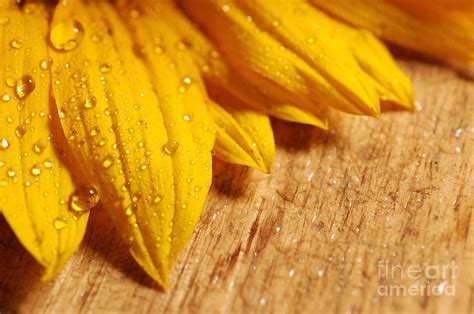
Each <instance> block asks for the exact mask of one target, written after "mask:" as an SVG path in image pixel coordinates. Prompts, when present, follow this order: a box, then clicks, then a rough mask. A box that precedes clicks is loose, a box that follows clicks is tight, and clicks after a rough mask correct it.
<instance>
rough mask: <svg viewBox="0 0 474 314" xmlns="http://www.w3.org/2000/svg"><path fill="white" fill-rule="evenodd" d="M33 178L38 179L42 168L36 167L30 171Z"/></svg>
mask: <svg viewBox="0 0 474 314" xmlns="http://www.w3.org/2000/svg"><path fill="white" fill-rule="evenodd" d="M30 173H31V175H32V176H33V177H37V176H39V175H40V174H41V168H40V167H39V166H38V165H34V166H33V167H32V168H31V171H30Z"/></svg>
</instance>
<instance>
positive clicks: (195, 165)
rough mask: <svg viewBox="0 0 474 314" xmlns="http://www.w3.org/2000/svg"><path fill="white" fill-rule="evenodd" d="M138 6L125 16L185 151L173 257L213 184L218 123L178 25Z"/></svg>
mask: <svg viewBox="0 0 474 314" xmlns="http://www.w3.org/2000/svg"><path fill="white" fill-rule="evenodd" d="M134 8H135V9H133V8H131V9H130V10H120V12H121V13H122V18H123V19H124V21H126V22H127V23H128V26H129V28H130V29H131V32H132V36H133V37H134V38H135V40H136V47H135V52H137V49H138V50H139V52H138V55H139V56H140V57H141V60H142V61H143V62H144V63H145V64H146V68H147V70H148V74H149V76H150V77H151V79H152V82H153V87H154V89H155V91H156V92H157V93H158V95H160V96H161V99H160V100H161V102H162V105H161V107H162V111H163V116H164V118H165V120H166V121H167V122H168V123H169V124H170V125H169V126H168V127H167V131H168V134H169V136H170V137H171V138H173V139H176V140H178V141H179V143H180V147H182V153H181V154H177V155H176V156H175V157H174V160H173V168H174V172H175V186H176V191H175V198H176V203H175V213H174V219H173V234H172V242H171V252H170V260H171V261H174V260H175V259H176V257H177V256H178V254H179V253H180V252H181V250H182V249H183V248H184V246H185V245H186V243H187V242H188V240H189V238H190V237H191V235H192V233H193V231H194V227H195V225H196V223H197V222H198V220H199V217H200V213H201V210H202V207H203V206H204V202H205V200H206V195H207V192H208V190H209V187H210V184H211V179H212V175H211V161H212V156H211V150H212V147H213V146H214V139H215V136H214V130H213V129H212V128H211V127H212V126H213V123H212V119H211V116H210V115H209V112H208V110H207V102H208V98H207V95H206V92H205V88H204V85H203V83H202V81H201V77H200V74H199V70H198V69H197V68H196V66H195V64H194V62H193V60H192V58H191V56H190V55H189V54H188V53H187V52H185V51H182V49H181V46H180V40H181V37H180V36H179V35H178V34H177V33H176V32H175V31H174V29H173V25H172V24H167V23H166V22H164V21H163V20H162V19H161V17H160V16H156V15H154V14H153V13H152V12H150V11H148V10H147V7H146V6H143V7H140V6H138V7H134ZM135 10H137V11H135ZM128 12H131V14H130V15H129V14H128ZM136 14H138V16H136ZM173 125H174V126H173Z"/></svg>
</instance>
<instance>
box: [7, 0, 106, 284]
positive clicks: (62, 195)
mask: <svg viewBox="0 0 474 314" xmlns="http://www.w3.org/2000/svg"><path fill="white" fill-rule="evenodd" d="M4 4H6V2H2V4H1V5H0V7H1V9H0V19H1V18H2V17H8V21H7V22H5V23H2V25H0V43H1V45H0V69H1V70H0V82H1V84H0V94H1V95H2V96H1V97H2V99H1V100H0V103H1V106H0V120H1V121H2V122H1V123H0V143H1V144H0V211H1V212H2V213H3V215H4V216H5V218H6V220H7V222H8V224H9V225H10V226H11V227H12V229H13V231H14V232H15V234H16V236H17V237H18V239H19V240H20V242H21V243H22V244H23V246H24V247H25V248H26V249H27V250H28V251H29V252H30V253H31V254H32V255H33V257H34V258H35V259H36V260H37V261H38V262H39V263H40V264H41V265H43V266H44V267H46V272H45V274H44V275H43V279H44V280H49V279H51V278H52V277H54V275H55V274H56V273H57V272H58V271H59V270H60V269H61V268H62V266H63V265H64V263H65V262H66V261H67V259H68V258H69V256H70V255H71V254H72V253H73V252H74V251H76V249H77V248H78V246H79V244H80V242H81V240H82V237H83V235H84V231H85V227H86V223H87V218H88V212H87V211H88V210H89V209H90V207H91V206H93V205H94V204H95V203H96V202H97V201H98V200H97V199H96V198H95V197H94V199H93V200H89V201H92V202H93V204H90V203H89V204H90V205H91V206H89V207H88V208H85V207H82V208H72V207H70V206H69V202H70V201H71V200H72V196H73V195H72V194H73V192H74V190H75V187H74V184H73V182H72V178H71V176H70V175H69V173H68V171H67V170H66V164H65V163H66V162H68V163H69V166H70V167H73V168H71V169H75V171H76V173H74V174H75V180H76V183H77V184H78V186H79V189H81V188H84V181H82V179H81V178H80V173H79V172H80V171H79V169H77V165H75V164H74V161H73V160H72V159H71V158H70V157H69V156H66V155H67V153H68V151H67V148H66V147H65V146H64V135H63V133H62V130H61V128H60V127H59V124H58V120H57V119H58V117H57V113H56V110H55V108H54V109H53V107H54V104H52V103H51V102H50V73H49V64H50V61H49V57H48V51H47V47H46V40H45V37H46V35H47V29H48V15H47V14H46V12H45V8H44V7H43V6H42V5H30V6H28V8H27V9H28V12H29V14H26V13H22V12H20V11H19V10H17V9H16V7H15V6H12V7H11V9H4V8H5V7H6V5H4ZM25 9H26V8H25ZM52 106H53V107H52ZM66 159H67V160H66ZM73 209H75V210H78V209H79V210H81V211H84V212H79V211H74V210H73Z"/></svg>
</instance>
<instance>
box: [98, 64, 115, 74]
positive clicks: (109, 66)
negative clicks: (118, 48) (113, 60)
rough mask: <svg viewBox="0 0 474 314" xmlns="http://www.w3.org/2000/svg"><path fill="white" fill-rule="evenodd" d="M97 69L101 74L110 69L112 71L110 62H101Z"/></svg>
mask: <svg viewBox="0 0 474 314" xmlns="http://www.w3.org/2000/svg"><path fill="white" fill-rule="evenodd" d="M99 70H100V72H101V73H103V74H105V73H109V72H110V71H112V65H111V64H110V63H102V64H101V65H100V67H99Z"/></svg>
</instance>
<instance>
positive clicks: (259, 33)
mask: <svg viewBox="0 0 474 314" xmlns="http://www.w3.org/2000/svg"><path fill="white" fill-rule="evenodd" d="M180 3H181V4H182V6H183V7H184V9H185V11H186V13H188V14H189V15H190V16H191V18H193V20H195V21H196V22H197V23H199V25H201V26H202V27H203V29H204V30H205V32H206V33H207V34H208V35H209V36H210V37H211V38H212V39H213V41H214V42H216V44H217V46H218V48H219V49H220V50H221V51H222V53H223V55H224V57H225V59H226V60H228V61H229V62H230V63H231V64H232V65H233V66H234V67H235V69H236V70H237V71H239V73H241V74H242V75H243V76H245V77H246V78H247V79H248V80H249V81H252V82H255V83H258V84H259V87H260V89H261V90H262V91H269V92H271V93H272V94H274V95H275V96H278V97H279V98H280V99H282V100H285V102H286V103H291V102H295V104H296V105H298V106H300V108H302V109H305V110H311V109H313V110H314V108H323V107H324V106H326V105H330V106H333V107H336V108H337V109H340V110H344V111H347V112H351V113H357V114H363V113H365V114H372V115H378V113H379V110H380V109H379V98H378V95H377V91H376V90H375V88H374V87H373V86H371V85H369V84H366V83H365V82H363V81H362V80H360V73H361V72H362V70H361V69H360V67H359V66H358V64H357V62H356V60H354V58H353V56H352V54H351V52H350V50H349V49H347V48H348V47H347V44H346V43H345V41H344V40H343V39H339V38H337V36H333V34H334V32H333V31H332V29H333V28H334V27H333V24H334V23H335V22H334V21H333V20H332V19H330V18H329V17H327V16H325V15H324V14H321V13H320V12H318V11H316V10H309V9H311V7H310V6H308V5H307V4H306V3H305V2H302V1H272V2H264V1H262V2H254V1H238V0H234V1H219V0H203V1H198V3H197V2H194V1H187V0H182V1H181V2H180ZM204 7H205V8H206V9H205V10H204V9H203V8H204ZM223 7H224V8H225V10H223V9H222V8H223ZM211 21H212V22H211ZM223 28H226V29H227V31H226V32H220V31H218V29H223ZM275 83H276V84H277V86H278V90H276V89H275V88H274V87H275ZM289 95H291V97H288V96H289Z"/></svg>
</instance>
